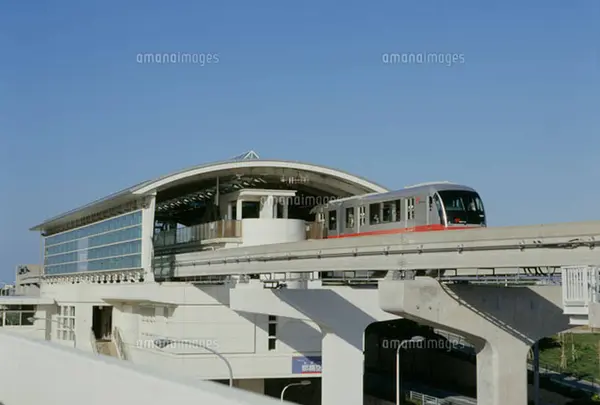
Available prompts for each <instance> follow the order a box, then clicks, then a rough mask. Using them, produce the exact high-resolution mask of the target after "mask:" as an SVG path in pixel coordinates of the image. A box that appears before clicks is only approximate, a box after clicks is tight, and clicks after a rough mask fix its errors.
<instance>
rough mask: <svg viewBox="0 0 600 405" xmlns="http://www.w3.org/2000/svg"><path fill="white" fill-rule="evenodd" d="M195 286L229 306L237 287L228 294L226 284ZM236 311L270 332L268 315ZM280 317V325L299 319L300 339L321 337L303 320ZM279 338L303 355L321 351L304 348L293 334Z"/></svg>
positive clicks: (313, 354) (297, 326)
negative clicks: (230, 294)
mask: <svg viewBox="0 0 600 405" xmlns="http://www.w3.org/2000/svg"><path fill="white" fill-rule="evenodd" d="M194 287H196V288H198V289H200V290H201V291H202V292H204V293H206V294H208V295H210V296H211V297H212V298H214V299H215V300H216V301H217V302H219V303H220V304H222V305H224V306H227V307H229V293H230V290H231V289H233V288H235V287H234V286H231V287H230V288H229V289H228V290H227V294H224V293H223V289H224V288H227V287H226V286H219V288H218V289H215V288H206V287H207V286H203V285H194ZM232 311H233V310H232ZM235 312H237V313H238V314H239V315H240V316H241V317H242V318H244V319H246V320H247V321H249V322H252V323H253V324H254V325H255V326H256V327H258V328H259V329H261V330H262V331H264V332H266V333H267V334H268V332H269V330H268V328H269V322H268V315H266V314H257V313H254V312H244V311H235ZM260 318H264V319H262V321H261V319H260ZM278 319H279V320H280V321H279V322H278V323H279V324H280V325H281V323H282V322H281V321H283V320H285V321H287V320H290V321H298V322H297V323H296V325H295V329H296V330H297V331H298V333H297V335H298V336H300V339H302V338H306V337H310V336H313V335H315V336H318V337H319V338H320V337H321V333H320V332H319V331H318V330H316V329H314V328H311V327H310V326H309V325H307V324H305V323H303V322H301V320H298V319H294V318H286V317H282V316H278ZM277 340H278V341H280V342H283V343H285V344H286V345H288V346H289V347H291V348H293V349H294V350H295V351H296V352H297V353H299V354H300V355H302V356H315V352H317V353H320V352H321V348H320V347H319V349H318V350H315V351H308V350H303V349H302V348H301V347H299V346H298V345H299V343H300V341H299V340H298V339H296V338H294V337H293V336H289V335H285V334H280V335H278V336H277ZM290 367H291V366H290Z"/></svg>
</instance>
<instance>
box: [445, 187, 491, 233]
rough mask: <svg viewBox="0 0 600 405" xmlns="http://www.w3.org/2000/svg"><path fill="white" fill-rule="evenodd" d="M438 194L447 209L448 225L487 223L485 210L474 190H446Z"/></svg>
mask: <svg viewBox="0 0 600 405" xmlns="http://www.w3.org/2000/svg"><path fill="white" fill-rule="evenodd" d="M438 194H439V195H440V198H441V200H442V203H443V205H444V208H445V210H446V219H447V220H448V225H451V224H456V225H485V211H484V209H483V202H482V201H481V198H479V194H477V193H475V192H474V191H465V190H444V191H439V192H438Z"/></svg>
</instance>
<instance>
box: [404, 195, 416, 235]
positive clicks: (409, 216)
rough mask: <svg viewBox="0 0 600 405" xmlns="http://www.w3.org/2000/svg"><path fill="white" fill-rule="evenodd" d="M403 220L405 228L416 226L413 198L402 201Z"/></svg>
mask: <svg viewBox="0 0 600 405" xmlns="http://www.w3.org/2000/svg"><path fill="white" fill-rule="evenodd" d="M404 213H405V214H404V218H405V219H406V228H412V227H414V226H416V223H415V197H407V198H405V199H404Z"/></svg>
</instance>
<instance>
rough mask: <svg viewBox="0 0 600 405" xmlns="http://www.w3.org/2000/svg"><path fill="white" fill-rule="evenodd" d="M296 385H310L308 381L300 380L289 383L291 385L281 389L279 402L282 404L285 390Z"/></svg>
mask: <svg viewBox="0 0 600 405" xmlns="http://www.w3.org/2000/svg"><path fill="white" fill-rule="evenodd" d="M296 385H310V381H309V380H302V381H300V382H297V383H291V384H288V385H286V386H285V387H283V390H281V402H283V396H284V395H285V390H287V389H288V388H290V387H293V386H296Z"/></svg>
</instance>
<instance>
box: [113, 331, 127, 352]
mask: <svg viewBox="0 0 600 405" xmlns="http://www.w3.org/2000/svg"><path fill="white" fill-rule="evenodd" d="M113 338H114V340H115V346H116V348H117V355H118V356H119V358H120V359H121V360H128V356H127V352H126V349H125V344H124V343H123V338H122V337H121V331H120V330H119V328H118V327H116V326H115V327H114V328H113Z"/></svg>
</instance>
